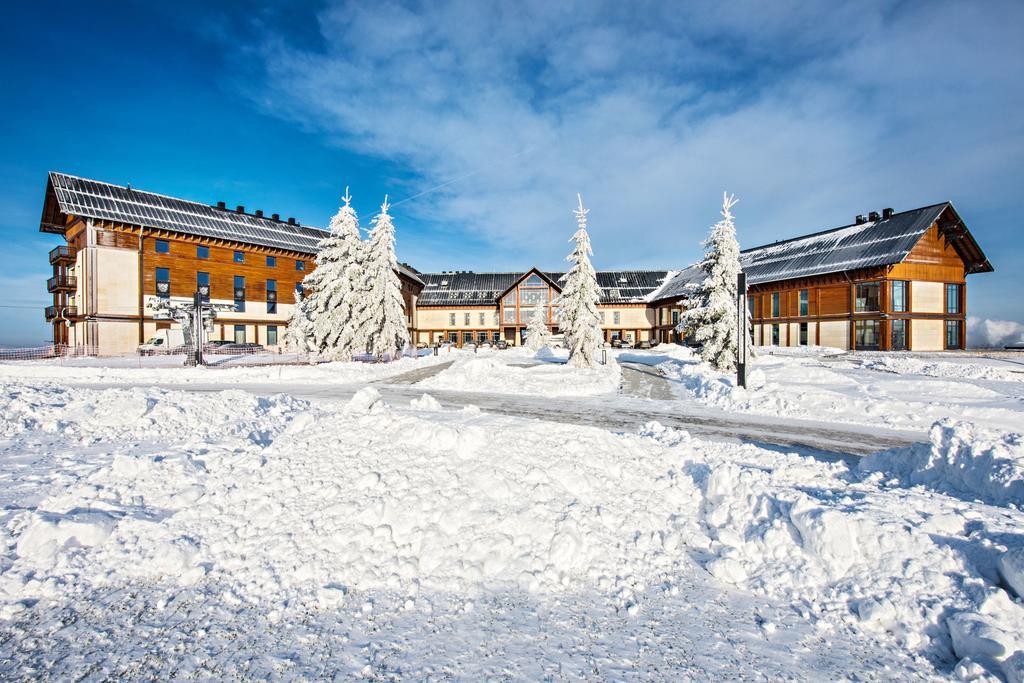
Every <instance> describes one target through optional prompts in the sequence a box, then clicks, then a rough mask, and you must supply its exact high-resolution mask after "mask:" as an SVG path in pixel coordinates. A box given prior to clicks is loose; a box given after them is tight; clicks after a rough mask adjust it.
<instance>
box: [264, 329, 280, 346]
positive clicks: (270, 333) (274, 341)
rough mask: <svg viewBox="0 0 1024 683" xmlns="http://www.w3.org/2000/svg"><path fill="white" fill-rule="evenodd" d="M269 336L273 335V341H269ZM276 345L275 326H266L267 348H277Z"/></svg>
mask: <svg viewBox="0 0 1024 683" xmlns="http://www.w3.org/2000/svg"><path fill="white" fill-rule="evenodd" d="M271 335H273V337H274V340H273V341H271V340H270V337H271ZM277 345H278V336H277V325H267V346H277Z"/></svg>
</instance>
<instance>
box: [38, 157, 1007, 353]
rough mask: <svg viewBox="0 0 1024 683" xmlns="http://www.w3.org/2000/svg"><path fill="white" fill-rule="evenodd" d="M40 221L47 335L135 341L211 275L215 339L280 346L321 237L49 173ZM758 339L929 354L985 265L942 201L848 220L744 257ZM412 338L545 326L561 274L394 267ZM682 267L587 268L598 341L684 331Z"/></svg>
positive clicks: (513, 333) (949, 340) (947, 336)
mask: <svg viewBox="0 0 1024 683" xmlns="http://www.w3.org/2000/svg"><path fill="white" fill-rule="evenodd" d="M40 230H41V231H42V232H46V233H53V234H56V235H60V236H61V237H63V238H64V240H65V243H64V244H61V245H59V246H57V247H55V248H54V249H53V250H52V251H51V252H50V263H51V265H52V266H53V277H51V278H50V279H49V280H48V282H47V288H48V290H49V291H50V292H51V293H52V294H53V305H52V306H48V307H47V308H46V319H47V320H49V321H52V322H53V339H54V342H55V343H58V344H67V345H72V346H87V347H91V348H95V349H97V350H98V351H99V352H100V353H123V352H130V351H133V350H134V349H135V348H136V347H137V346H138V344H140V343H142V342H144V341H145V340H146V339H148V338H150V337H152V336H153V335H154V333H155V332H156V331H157V330H158V329H160V328H162V327H170V326H172V325H174V324H175V323H171V322H170V321H167V320H160V319H158V318H157V317H155V316H154V314H153V311H152V310H151V309H150V308H149V307H148V306H147V301H148V300H149V298H150V297H166V298H170V299H182V300H184V299H190V298H191V297H192V295H193V293H194V292H196V291H197V289H198V288H199V287H200V286H204V285H205V286H209V288H210V298H211V300H212V301H213V302H215V303H221V304H227V305H230V306H232V307H233V310H232V311H231V312H227V313H221V314H218V316H217V319H216V325H215V331H214V338H215V339H228V340H235V341H247V342H258V343H260V344H263V345H265V346H269V347H276V346H279V345H281V344H282V343H283V339H284V329H285V327H286V325H287V320H288V316H289V314H290V313H291V310H292V307H293V306H294V302H295V293H296V290H297V288H299V286H300V283H301V282H302V279H303V278H304V277H305V276H306V275H307V274H308V273H309V272H310V271H311V270H312V269H313V268H314V267H315V264H314V261H313V255H314V254H315V253H316V247H317V243H318V242H319V241H320V240H321V239H322V238H323V237H324V236H325V234H326V233H325V231H324V230H322V229H321V228H316V227H312V226H306V225H301V224H299V223H298V222H296V221H295V219H293V218H289V219H286V220H282V219H281V218H280V217H279V216H278V215H277V214H273V215H271V216H266V215H264V214H263V212H262V211H253V212H247V211H246V210H245V209H244V207H241V206H238V207H235V208H234V209H229V208H228V207H227V206H225V205H224V203H223V202H222V203H220V204H218V205H217V206H209V205H206V204H201V203H197V202H190V201H186V200H182V199H176V198H173V197H166V196H164V195H158V194H154V193H151V192H142V191H140V190H135V189H132V188H129V187H122V186H118V185H111V184H109V183H102V182H97V181H93V180H86V179H83V178H77V177H74V176H69V175H65V174H62V173H51V174H50V175H49V181H48V183H47V187H46V196H45V199H44V202H43V215H42V220H41V223H40ZM741 265H742V266H743V269H744V271H745V272H746V273H747V278H748V283H749V285H750V296H749V304H750V313H751V317H752V320H753V329H754V343H755V344H757V345H766V346H767V345H781V346H800V345H823V346H833V347H839V348H844V349H862V350H863V349H872V350H904V349H905V350H915V351H939V350H943V349H958V348H964V346H965V341H966V340H965V339H964V333H965V330H964V321H965V319H966V313H967V312H966V300H967V299H966V276H967V275H969V274H972V273H981V272H987V271H991V270H992V266H991V265H990V264H989V262H988V260H987V259H986V258H985V255H984V254H983V253H982V251H981V249H980V247H979V246H978V244H977V242H976V241H975V240H974V238H973V237H972V236H971V233H970V232H969V231H968V230H967V227H966V226H965V225H964V222H963V220H961V218H960V216H959V215H958V214H957V212H956V210H955V209H954V208H953V205H952V204H950V203H948V202H945V203H942V204H935V205H933V206H926V207H922V208H920V209H913V210H911V211H904V212H901V213H895V212H893V211H892V210H891V209H886V210H885V211H883V212H882V213H881V214H875V213H872V214H870V215H869V216H867V217H864V216H858V217H857V219H856V220H855V222H854V223H853V224H852V225H847V226H843V227H840V228H835V229H832V230H825V231H822V232H818V233H814V234H811V235H805V236H803V237H797V238H794V239H789V240H784V241H780V242H775V243H773V244H768V245H764V246H761V247H757V248H754V249H747V250H745V251H743V252H742V254H741ZM398 274H399V277H400V279H401V282H402V293H403V298H404V302H405V310H406V319H407V321H408V324H409V330H410V337H411V339H412V340H413V341H415V342H417V343H423V344H434V343H436V342H438V341H448V342H452V343H455V344H457V345H459V346H462V345H464V344H466V343H469V342H476V343H479V342H483V341H496V340H499V339H502V340H505V341H507V342H509V343H511V344H514V345H516V344H520V343H521V342H522V337H523V333H524V331H525V329H526V326H527V324H528V323H529V321H530V319H531V317H532V316H533V315H534V312H535V310H536V308H537V306H538V305H539V306H540V307H541V310H542V311H543V315H544V316H545V318H546V322H547V324H548V326H549V327H550V328H551V329H552V331H554V332H557V325H556V324H555V321H554V306H553V302H554V301H555V299H556V298H557V297H558V295H559V294H560V292H561V287H560V285H559V278H561V276H562V273H557V272H546V271H541V270H539V269H537V268H531V269H529V270H525V271H516V272H501V273H474V272H468V271H445V272H440V273H420V272H418V271H416V270H415V269H413V268H411V267H409V266H407V265H405V264H402V265H401V266H400V267H399V273H398ZM702 277H703V274H702V272H701V271H700V269H699V268H697V267H695V266H690V267H688V268H685V269H683V270H678V271H669V270H631V271H599V272H598V273H597V278H598V285H599V286H600V304H599V307H598V308H599V311H600V313H601V327H602V328H603V330H604V336H605V340H606V341H608V342H611V341H614V340H615V339H623V340H628V341H630V342H632V343H634V344H635V343H638V342H645V341H651V342H654V343H658V342H681V341H683V339H682V338H681V335H680V334H679V333H678V332H677V331H676V326H677V325H678V323H679V316H680V315H681V314H682V311H683V305H682V299H683V296H684V294H685V292H686V290H687V288H688V287H691V286H692V285H694V284H695V283H697V282H699V281H700V280H701V278H702Z"/></svg>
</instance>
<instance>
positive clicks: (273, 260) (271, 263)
mask: <svg viewBox="0 0 1024 683" xmlns="http://www.w3.org/2000/svg"><path fill="white" fill-rule="evenodd" d="M265 263H266V266H267V268H277V257H276V256H271V255H270V254H267V260H266V262H265Z"/></svg>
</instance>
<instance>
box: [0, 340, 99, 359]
mask: <svg viewBox="0 0 1024 683" xmlns="http://www.w3.org/2000/svg"><path fill="white" fill-rule="evenodd" d="M98 351H99V350H98V349H97V348H96V347H95V346H68V345H67V344H49V345H47V346H38V347H35V348H31V349H0V361H5V360H43V359H46V358H80V357H85V356H96V355H99V353H98Z"/></svg>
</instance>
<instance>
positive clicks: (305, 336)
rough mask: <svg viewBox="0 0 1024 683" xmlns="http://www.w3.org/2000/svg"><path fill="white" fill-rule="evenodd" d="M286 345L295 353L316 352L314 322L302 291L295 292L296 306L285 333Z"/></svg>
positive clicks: (289, 317)
mask: <svg viewBox="0 0 1024 683" xmlns="http://www.w3.org/2000/svg"><path fill="white" fill-rule="evenodd" d="M284 345H285V348H287V349H288V350H289V351H291V352H293V353H309V352H310V351H312V350H314V344H313V321H312V320H310V318H309V314H308V312H307V306H306V299H305V298H304V297H303V295H302V290H301V289H296V290H295V305H294V306H293V307H292V312H291V315H289V316H288V327H287V328H285V331H284Z"/></svg>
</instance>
